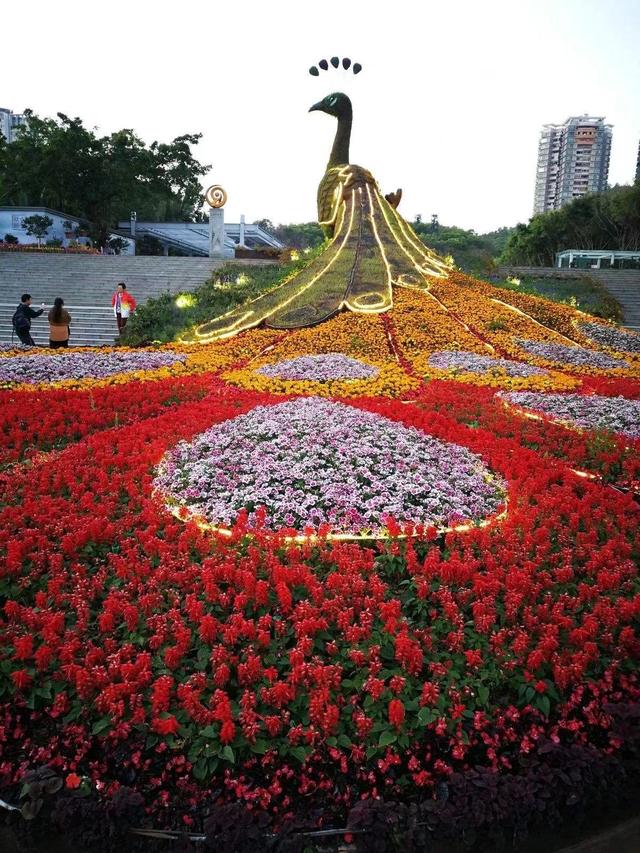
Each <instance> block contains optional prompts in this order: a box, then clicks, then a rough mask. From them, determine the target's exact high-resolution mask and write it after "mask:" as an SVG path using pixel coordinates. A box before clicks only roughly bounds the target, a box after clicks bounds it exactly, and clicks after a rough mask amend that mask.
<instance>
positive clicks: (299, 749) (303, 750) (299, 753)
mask: <svg viewBox="0 0 640 853" xmlns="http://www.w3.org/2000/svg"><path fill="white" fill-rule="evenodd" d="M291 755H293V756H294V758H297V759H298V761H299V762H300V763H301V764H304V762H305V761H306V760H307V756H308V755H309V748H308V747H306V746H294V748H293V749H292V750H291Z"/></svg>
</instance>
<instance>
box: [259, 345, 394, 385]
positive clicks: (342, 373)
mask: <svg viewBox="0 0 640 853" xmlns="http://www.w3.org/2000/svg"><path fill="white" fill-rule="evenodd" d="M379 372H380V371H379V370H378V368H377V367H372V366H371V365H369V364H365V363H364V362H362V361H358V359H355V358H349V356H346V355H343V354H342V353H338V352H331V353H327V354H325V355H302V356H299V357H298V358H294V359H289V360H287V361H279V362H276V363H275V364H264V365H263V366H262V367H259V368H258V369H257V373H260V374H262V375H263V376H271V377H275V378H276V379H302V380H307V381H308V380H311V381H313V382H329V381H335V380H336V379H340V380H341V379H372V378H373V377H374V376H377V375H378V373H379Z"/></svg>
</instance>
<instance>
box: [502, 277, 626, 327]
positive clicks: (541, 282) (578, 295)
mask: <svg viewBox="0 0 640 853" xmlns="http://www.w3.org/2000/svg"><path fill="white" fill-rule="evenodd" d="M490 284H493V285H494V286H495V287H502V288H504V289H505V290H515V291H519V292H520V293H531V294H532V295H533V296H543V297H544V298H545V299H551V300H552V301H553V302H561V303H563V304H564V305H571V306H572V307H573V308H578V309H579V310H580V311H586V312H587V313H588V314H594V315H595V316H596V317H603V318H604V319H606V320H614V321H616V322H620V321H621V320H622V318H623V313H622V307H621V306H620V303H619V302H618V301H617V299H615V298H614V297H613V296H612V295H611V294H610V293H609V291H608V290H607V289H606V288H605V287H604V286H603V285H602V284H601V283H600V282H599V281H596V280H595V279H593V278H588V277H587V276H584V277H580V278H562V277H558V278H551V277H544V278H523V279H521V280H520V283H519V284H516V283H514V282H513V281H509V280H506V281H505V280H503V281H490Z"/></svg>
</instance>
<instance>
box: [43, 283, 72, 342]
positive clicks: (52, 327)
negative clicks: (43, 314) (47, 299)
mask: <svg viewBox="0 0 640 853" xmlns="http://www.w3.org/2000/svg"><path fill="white" fill-rule="evenodd" d="M63 306H64V299H62V297H61V296H56V298H55V300H54V302H53V308H52V309H51V311H49V316H48V320H49V346H50V347H51V349H58V348H59V347H68V346H69V338H70V336H71V329H70V328H69V325H70V323H71V315H70V314H69V312H68V311H67V310H66V309H65V308H64V307H63Z"/></svg>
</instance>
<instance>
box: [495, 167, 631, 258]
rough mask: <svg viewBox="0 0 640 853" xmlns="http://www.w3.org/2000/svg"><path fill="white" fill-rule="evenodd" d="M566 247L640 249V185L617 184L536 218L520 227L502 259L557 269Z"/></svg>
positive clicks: (512, 237)
mask: <svg viewBox="0 0 640 853" xmlns="http://www.w3.org/2000/svg"><path fill="white" fill-rule="evenodd" d="M563 249H611V250H614V251H615V250H618V251H636V250H638V249H640V185H639V184H635V185H634V186H615V187H612V188H611V189H609V190H606V191H605V192H602V193H593V194H591V195H586V196H582V197H581V198H577V199H575V200H574V201H572V202H570V203H569V204H566V205H564V206H563V207H561V208H560V209H559V210H550V211H548V212H547V213H539V214H536V215H535V216H533V217H532V218H531V219H530V220H529V222H528V223H527V224H526V225H524V224H522V223H521V224H519V225H518V226H517V227H516V230H515V232H514V234H513V235H512V236H511V237H510V239H509V240H508V241H507V243H506V245H505V246H504V249H503V252H502V255H501V257H500V260H501V262H503V263H506V264H514V265H523V266H527V265H532V266H552V265H553V264H554V263H555V257H556V253H557V252H560V251H562V250H563Z"/></svg>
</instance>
